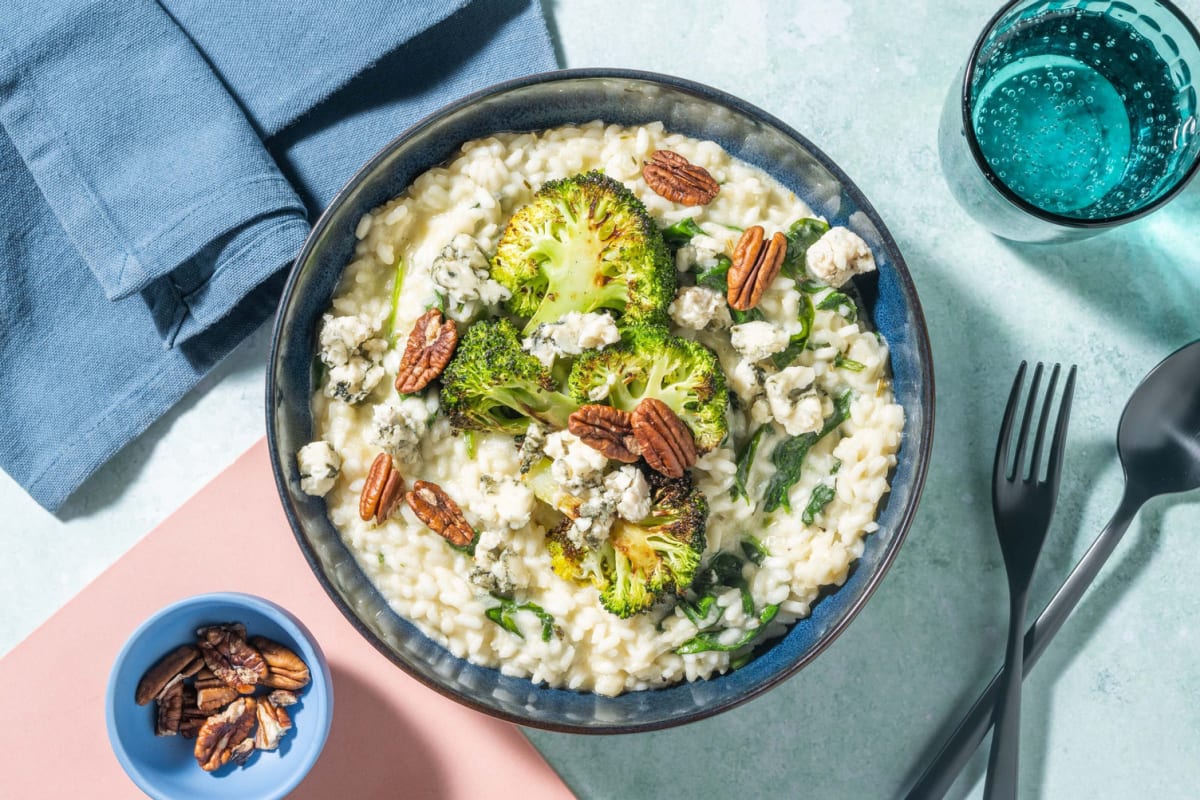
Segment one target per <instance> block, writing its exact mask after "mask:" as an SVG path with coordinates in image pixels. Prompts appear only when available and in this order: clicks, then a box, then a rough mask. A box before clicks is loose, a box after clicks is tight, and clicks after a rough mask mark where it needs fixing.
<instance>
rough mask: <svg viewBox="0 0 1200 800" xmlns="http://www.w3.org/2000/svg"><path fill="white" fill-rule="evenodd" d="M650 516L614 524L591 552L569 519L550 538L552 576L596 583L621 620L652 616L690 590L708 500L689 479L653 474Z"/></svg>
mask: <svg viewBox="0 0 1200 800" xmlns="http://www.w3.org/2000/svg"><path fill="white" fill-rule="evenodd" d="M646 478H647V480H648V482H649V483H650V498H651V501H652V507H651V510H650V514H649V516H647V517H646V518H644V519H642V520H640V521H638V522H630V521H628V520H625V519H620V518H618V519H616V520H615V521H614V523H613V526H612V529H611V531H610V532H609V534H608V537H607V538H606V539H604V540H602V541H601V542H600V543H599V544H598V545H597V546H595V547H590V546H588V545H587V544H586V542H585V541H584V540H583V539H582V538H581V537H579V536H573V535H572V532H573V531H572V529H573V525H574V519H572V517H571V516H570V515H568V517H567V518H566V519H565V520H563V522H562V523H561V524H560V525H559V526H558V527H556V528H554V529H553V530H552V531H551V532H550V533H549V534H547V538H548V541H547V547H548V548H549V550H550V557H551V564H552V565H553V567H554V571H555V572H556V573H557V574H558V575H559V576H560V577H562V578H566V579H568V580H574V581H579V582H583V583H592V584H594V585H595V586H596V587H597V588H598V589H599V590H600V603H601V605H603V606H604V608H605V609H607V610H608V611H610V612H612V613H613V614H616V615H617V616H619V617H622V618H624V617H631V616H633V615H634V614H640V613H642V612H643V611H647V610H649V608H650V607H651V606H652V605H654V603H655V601H657V600H658V598H659V597H661V596H662V595H664V594H668V593H679V592H683V591H684V590H686V589H687V588H688V587H689V586H691V584H692V581H693V580H694V579H695V577H696V571H697V569H698V568H699V566H700V555H701V554H702V553H703V552H704V543H705V539H704V528H705V523H706V521H707V519H708V500H707V499H705V497H704V493H703V492H701V491H700V490H699V489H697V488H695V487H694V486H693V485H692V481H691V478H689V477H687V476H684V477H682V478H675V479H672V478H667V477H665V476H662V475H659V474H658V473H656V472H653V471H650V472H648V473H647V475H646Z"/></svg>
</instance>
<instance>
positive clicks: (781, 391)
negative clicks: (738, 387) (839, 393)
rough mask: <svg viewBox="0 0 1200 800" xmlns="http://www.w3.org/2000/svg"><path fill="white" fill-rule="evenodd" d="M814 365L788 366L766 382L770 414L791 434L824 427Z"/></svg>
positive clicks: (808, 431) (794, 434)
mask: <svg viewBox="0 0 1200 800" xmlns="http://www.w3.org/2000/svg"><path fill="white" fill-rule="evenodd" d="M816 377H817V376H816V372H814V371H813V369H812V368H811V367H801V366H796V367H788V368H787V369H784V370H780V371H779V372H777V373H776V374H774V375H772V376H770V377H769V378H767V379H766V381H764V383H763V386H764V388H765V389H766V392H767V403H768V404H769V405H770V409H771V416H773V417H774V418H775V421H776V422H778V423H779V424H780V425H782V426H783V429H784V430H785V431H787V432H788V435H790V436H799V435H800V434H802V433H810V432H813V431H819V430H821V426H822V424H823V422H824V420H823V419H822V416H821V396H820V395H819V394H817V390H816V388H815V387H814V386H813V382H814V381H815V380H816Z"/></svg>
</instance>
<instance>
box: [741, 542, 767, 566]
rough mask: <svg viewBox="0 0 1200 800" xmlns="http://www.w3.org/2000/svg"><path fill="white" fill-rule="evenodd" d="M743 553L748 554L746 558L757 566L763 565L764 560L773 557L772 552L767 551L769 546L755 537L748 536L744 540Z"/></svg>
mask: <svg viewBox="0 0 1200 800" xmlns="http://www.w3.org/2000/svg"><path fill="white" fill-rule="evenodd" d="M742 552H743V553H745V554H746V558H748V559H749V560H750V561H753V562H754V563H755V564H761V563H762V562H763V559H764V558H766V557H767V556H769V555H771V551H770V550H768V549H767V546H766V545H765V544H763V543H762V542H760V541H759V540H758V539H757V538H755V537H753V536H747V537H746V538H745V539H742Z"/></svg>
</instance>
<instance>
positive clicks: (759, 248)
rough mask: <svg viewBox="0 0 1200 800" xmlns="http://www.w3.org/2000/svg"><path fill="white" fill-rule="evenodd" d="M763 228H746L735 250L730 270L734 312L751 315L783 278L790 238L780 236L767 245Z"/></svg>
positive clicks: (772, 238)
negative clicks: (774, 285)
mask: <svg viewBox="0 0 1200 800" xmlns="http://www.w3.org/2000/svg"><path fill="white" fill-rule="evenodd" d="M763 236H764V234H763V229H762V226H761V225H754V226H753V227H750V228H746V230H745V232H744V233H742V238H741V239H739V240H738V243H737V247H735V248H734V250H733V265H732V266H731V267H730V268H729V275H728V280H729V291H728V293H727V298H726V299H728V300H729V306H730V308H735V309H737V310H738V311H749V310H750V309H752V308H754V307H755V306H756V305H758V301H759V300H762V296H763V292H765V291H766V290H767V287H768V286H770V285H771V282H772V281H774V280H775V278H776V276H778V275H779V269H780V267H782V266H783V257H784V256H785V255H787V237H785V236H784V235H783V234H782V233H779V232H776V233H775V235H774V236H772V237H771V241H770V242H769V243H766V244H764V240H763Z"/></svg>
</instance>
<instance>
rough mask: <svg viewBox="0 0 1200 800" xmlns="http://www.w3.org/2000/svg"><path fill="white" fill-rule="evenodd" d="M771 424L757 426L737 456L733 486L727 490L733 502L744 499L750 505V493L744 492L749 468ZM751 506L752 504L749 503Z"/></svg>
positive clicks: (748, 476)
mask: <svg viewBox="0 0 1200 800" xmlns="http://www.w3.org/2000/svg"><path fill="white" fill-rule="evenodd" d="M770 427H771V423H769V422H767V423H764V424H762V425H759V426H758V430H756V431H755V432H754V435H753V436H751V437H750V439H749V441H747V442H746V445H745V447H743V448H742V452H740V453H738V456H737V471H736V472H734V473H733V486H731V487H730V489H729V496H730V497H731V498H733V499H734V500H737V499H738V498H739V497H742V498H745V500H746V502H747V503H750V502H751V501H750V493H749V492H747V491H746V481H747V480H748V479H749V478H750V468H751V467H752V466H753V465H754V456H755V454H757V453H758V445H759V444H760V443H761V442H762V438H763V435H764V434H765V433H766V432H767V431H768V430H769V429H770ZM751 505H753V503H751Z"/></svg>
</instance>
